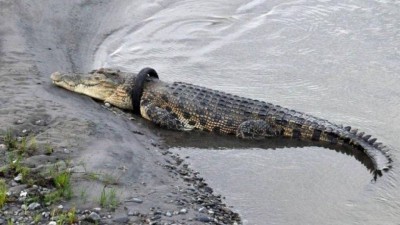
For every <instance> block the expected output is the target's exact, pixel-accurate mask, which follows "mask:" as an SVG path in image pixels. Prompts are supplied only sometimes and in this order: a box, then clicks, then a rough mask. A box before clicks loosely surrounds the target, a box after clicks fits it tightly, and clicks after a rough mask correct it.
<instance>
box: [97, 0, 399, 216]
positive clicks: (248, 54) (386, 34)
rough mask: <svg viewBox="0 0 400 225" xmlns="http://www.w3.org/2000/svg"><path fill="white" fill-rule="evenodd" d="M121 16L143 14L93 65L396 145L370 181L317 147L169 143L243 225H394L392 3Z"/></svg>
mask: <svg viewBox="0 0 400 225" xmlns="http://www.w3.org/2000/svg"><path fill="white" fill-rule="evenodd" d="M128 11H129V12H130V13H132V14H139V15H146V16H145V17H144V18H143V19H142V20H139V21H138V20H132V21H130V22H129V23H127V24H126V25H125V26H123V27H121V28H118V29H116V30H115V31H114V32H113V33H112V34H110V35H109V36H108V37H107V38H106V39H105V40H104V41H103V42H102V44H101V45H100V46H99V48H98V50H97V52H96V54H95V62H94V67H99V66H110V67H118V68H121V69H124V70H130V71H138V70H139V68H141V67H144V66H152V67H154V68H156V69H157V70H158V71H159V73H160V77H161V79H163V80H167V81H175V80H180V81H186V82H191V83H195V84H199V85H204V86H207V87H211V88H214V89H219V90H224V91H227V92H231V93H235V94H238V95H242V96H247V97H251V98H256V99H260V100H263V101H267V102H272V103H275V104H280V105H283V106H286V107H289V108H293V109H296V110H299V111H303V112H307V113H310V114H313V115H316V116H319V117H323V118H325V119H329V120H331V121H334V122H336V123H342V124H348V125H352V126H354V127H358V128H360V129H362V130H364V131H365V132H367V133H371V134H373V136H375V137H378V138H379V139H380V140H381V141H383V142H384V143H386V144H388V145H391V146H393V147H394V148H393V149H394V151H392V155H393V158H394V168H393V170H391V171H390V172H389V173H386V174H385V175H384V176H383V177H381V178H380V179H378V181H377V182H376V183H374V182H371V178H372V177H371V174H370V173H369V172H368V170H367V169H366V168H365V167H364V166H363V165H362V164H361V163H360V162H359V161H357V160H356V159H355V158H353V157H351V156H348V155H345V154H340V153H337V152H335V151H330V150H328V149H326V148H322V147H285V146H284V145H283V146H280V147H277V148H274V150H272V149H271V148H268V146H263V147H259V148H257V147H254V146H253V147H244V146H235V145H232V144H231V145H229V144H226V143H219V141H218V140H219V137H218V136H211V137H207V138H205V137H201V135H200V137H197V139H196V138H190V137H188V136H187V135H183V136H181V137H177V138H176V139H173V138H172V139H173V140H172V141H170V143H171V145H172V146H174V147H173V149H174V151H176V152H178V153H179V154H181V155H183V156H188V157H189V158H188V159H187V161H188V162H189V163H190V164H191V165H192V167H193V168H194V169H196V170H198V171H199V172H200V173H201V174H202V175H203V176H204V177H205V178H206V180H207V181H208V182H209V183H210V184H211V186H212V187H214V188H215V191H216V192H218V193H221V194H223V195H224V196H226V201H227V202H228V204H230V205H233V206H234V207H235V208H236V210H237V211H239V212H240V213H241V215H242V217H243V220H244V221H245V223H247V224H398V223H399V221H400V191H399V190H398V188H397V186H398V185H399V184H400V183H399V182H400V181H399V178H398V177H399V173H400V171H399V169H398V167H399V165H400V164H399V163H398V160H397V159H399V158H400V157H398V156H399V151H398V149H399V148H400V141H399V139H398V138H397V136H398V134H399V132H400V125H399V124H400V114H399V112H400V88H399V85H400V78H399V74H400V64H399V62H400V49H399V43H400V35H399V34H400V24H399V23H398V21H400V3H399V2H398V1H390V0H389V1H373V0H368V1H364V0H356V1H351V2H349V1H329V0H324V1H322V0H321V1H280V0H276V1H263V0H254V1H240V0H235V1H229V2H227V1H180V2H179V3H175V2H168V1H158V2H153V3H148V4H139V5H135V6H134V7H133V6H132V8H131V9H127V11H126V12H128ZM170 139H171V138H170ZM186 139H189V141H188V140H186ZM183 142H185V144H182V143H183ZM228 142H229V141H228ZM207 145H208V146H209V147H208V148H207V147H206V146H207Z"/></svg>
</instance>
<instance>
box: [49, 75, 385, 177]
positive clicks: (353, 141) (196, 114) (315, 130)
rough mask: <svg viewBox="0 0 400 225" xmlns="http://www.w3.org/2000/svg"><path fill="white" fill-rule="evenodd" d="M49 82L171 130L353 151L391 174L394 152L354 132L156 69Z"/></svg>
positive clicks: (62, 77) (59, 77) (58, 78)
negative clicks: (165, 77) (164, 76)
mask: <svg viewBox="0 0 400 225" xmlns="http://www.w3.org/2000/svg"><path fill="white" fill-rule="evenodd" d="M50 78H51V80H52V82H53V83H54V84H55V85H57V86H60V87H62V88H65V89H67V90H70V91H73V92H76V93H80V94H84V95H88V96H90V97H92V98H94V99H98V100H101V101H104V102H105V103H109V104H110V105H113V106H116V107H118V108H121V109H124V110H130V111H133V112H135V113H136V114H139V115H140V116H142V117H143V118H145V119H147V120H150V121H152V122H153V123H155V124H157V125H159V126H161V127H165V128H168V129H173V130H181V131H189V130H193V129H196V130H203V131H208V132H216V133H220V134H230V135H236V136H237V137H239V138H243V139H266V138H268V137H288V138H294V139H301V140H308V141H314V142H324V143H330V144H333V145H334V146H350V147H351V148H352V149H353V150H356V151H362V152H364V153H365V154H366V155H367V157H368V158H369V159H370V160H371V162H372V167H373V169H372V171H373V173H374V174H375V177H376V176H377V175H380V176H381V175H382V171H388V170H389V169H390V168H391V162H392V160H391V158H390V156H389V153H388V152H389V147H387V146H385V145H383V144H382V143H380V142H377V141H376V140H377V139H376V138H372V137H371V135H366V134H365V133H364V132H360V131H358V130H357V129H354V128H351V127H350V126H343V125H337V124H335V123H332V122H329V121H328V120H325V119H321V118H318V117H315V116H312V115H309V114H306V113H302V112H298V111H295V110H290V109H288V108H285V107H282V106H279V105H274V104H272V103H267V102H264V101H259V100H254V99H249V98H244V97H240V96H237V95H233V94H229V93H225V92H222V91H218V90H212V89H209V88H206V87H201V86H198V85H194V84H190V83H185V82H172V83H167V82H164V81H162V80H160V79H159V78H158V74H157V72H156V71H155V70H154V69H152V68H144V69H142V70H141V71H140V72H139V73H138V74H134V73H128V72H122V71H120V70H115V69H104V68H101V69H98V70H93V71H91V72H90V73H88V74H78V73H61V72H55V73H53V74H51V76H50Z"/></svg>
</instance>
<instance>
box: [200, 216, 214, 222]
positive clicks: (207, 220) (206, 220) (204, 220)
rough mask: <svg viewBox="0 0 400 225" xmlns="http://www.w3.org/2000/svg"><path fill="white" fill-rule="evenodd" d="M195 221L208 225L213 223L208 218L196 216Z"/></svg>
mask: <svg viewBox="0 0 400 225" xmlns="http://www.w3.org/2000/svg"><path fill="white" fill-rule="evenodd" d="M196 220H197V221H200V222H204V223H209V222H212V221H213V220H212V219H211V218H210V217H207V216H203V215H200V216H197V217H196Z"/></svg>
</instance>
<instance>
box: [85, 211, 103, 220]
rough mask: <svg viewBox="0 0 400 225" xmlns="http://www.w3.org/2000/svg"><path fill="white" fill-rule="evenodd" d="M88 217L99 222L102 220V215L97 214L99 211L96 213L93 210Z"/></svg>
mask: <svg viewBox="0 0 400 225" xmlns="http://www.w3.org/2000/svg"><path fill="white" fill-rule="evenodd" d="M87 219H89V220H91V221H94V222H98V221H100V219H101V217H100V215H99V214H97V213H95V212H92V213H90V215H89V216H88V217H87Z"/></svg>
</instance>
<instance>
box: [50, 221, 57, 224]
mask: <svg viewBox="0 0 400 225" xmlns="http://www.w3.org/2000/svg"><path fill="white" fill-rule="evenodd" d="M49 225H57V223H56V221H50V222H49Z"/></svg>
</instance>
